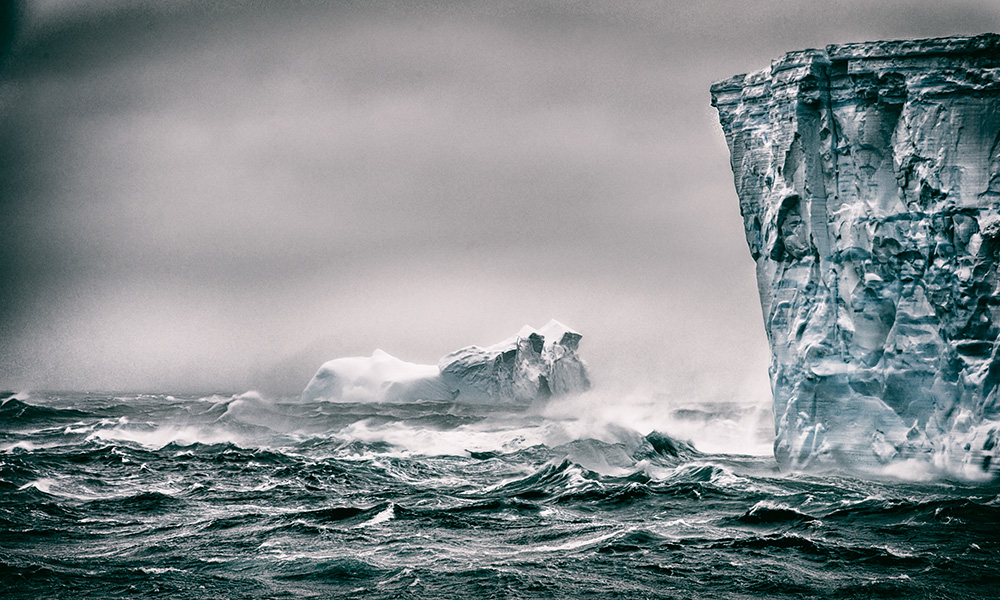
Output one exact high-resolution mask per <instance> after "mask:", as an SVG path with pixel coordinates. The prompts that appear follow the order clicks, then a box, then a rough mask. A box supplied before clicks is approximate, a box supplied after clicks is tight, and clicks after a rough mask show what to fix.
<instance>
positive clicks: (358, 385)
mask: <svg viewBox="0 0 1000 600" xmlns="http://www.w3.org/2000/svg"><path fill="white" fill-rule="evenodd" d="M581 338H582V336H581V335H580V334H579V333H577V332H575V331H573V330H572V329H570V328H568V327H566V326H565V325H563V324H562V323H559V322H558V321H555V320H553V321H550V322H549V323H548V325H546V326H545V327H542V328H541V329H534V328H532V327H528V326H525V327H523V328H522V329H521V331H520V332H518V334H517V335H515V336H513V337H511V338H508V339H506V340H504V341H502V342H500V343H497V344H494V345H492V346H487V347H479V346H468V347H466V348H462V349H461V350H456V351H455V352H452V353H450V354H448V355H446V356H444V357H443V358H441V360H440V361H438V364H437V365H418V364H414V363H409V362H405V361H402V360H399V359H398V358H395V357H393V356H390V355H389V354H387V353H385V352H383V351H381V350H376V351H375V352H374V353H373V354H372V356H371V357H351V358H338V359H335V360H331V361H328V362H326V363H324V364H323V366H321V367H320V369H319V371H318V372H317V373H316V375H315V376H314V377H313V378H312V380H311V381H310V382H309V385H307V386H306V389H305V390H304V391H303V392H302V400H303V401H306V402H312V401H320V400H325V401H332V402H392V403H406V402H420V401H426V402H464V403H469V404H528V403H531V402H533V401H535V400H542V399H545V398H549V397H550V396H560V395H565V394H573V393H580V392H584V391H586V390H587V389H589V388H590V377H589V374H588V372H587V366H586V364H585V363H584V362H583V361H582V360H581V359H580V358H579V357H578V356H577V354H576V350H577V347H578V345H579V343H580V339H581Z"/></svg>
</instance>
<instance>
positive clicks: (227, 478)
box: [0, 394, 1000, 600]
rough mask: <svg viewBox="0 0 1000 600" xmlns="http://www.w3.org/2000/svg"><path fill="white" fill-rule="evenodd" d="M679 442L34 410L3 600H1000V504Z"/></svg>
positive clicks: (18, 454)
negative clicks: (797, 470)
mask: <svg viewBox="0 0 1000 600" xmlns="http://www.w3.org/2000/svg"><path fill="white" fill-rule="evenodd" d="M730 416H731V415H730ZM737 416H738V415H737ZM715 417H717V418H718V419H719V422H720V423H721V422H724V421H726V419H725V417H726V415H715ZM707 418H708V419H709V421H708V422H709V425H711V418H712V415H708V417H707ZM737 420H738V419H737ZM731 421H732V419H729V420H728V421H726V422H731ZM670 433H671V432H669V431H660V432H651V431H649V430H645V431H643V430H635V429H629V428H625V427H615V426H608V427H604V428H603V429H602V428H594V427H592V426H590V425H588V424H587V423H586V419H585V418H583V417H582V416H574V415H573V414H572V411H563V413H560V414H559V415H557V416H553V414H552V413H551V411H549V412H546V411H545V410H527V411H521V412H517V411H510V410H503V409H496V408H484V407H471V406H460V405H453V404H421V405H406V406H400V405H359V404H327V403H320V404H298V403H294V402H281V401H276V400H267V399H262V398H260V397H259V396H256V395H253V394H247V395H242V396H236V397H232V398H227V397H217V396H213V397H208V398H198V397H180V396H178V397H173V396H164V395H129V396H111V395H100V394H28V395H19V396H17V397H13V398H8V399H7V400H5V401H4V402H3V405H2V407H0V598H2V599H8V600H9V599H15V598H17V599H20V598H126V597H153V596H156V597H164V598H289V597H296V598H297V597H321V598H421V599H423V598H760V597H764V598H998V597H1000V497H998V493H1000V488H998V486H997V485H996V484H978V485H973V484H968V483H961V482H954V481H952V482H946V481H945V482H942V481H923V482H912V481H911V482H907V481H900V480H882V481H866V480H862V479H857V478H852V477H849V476H843V475H826V476H806V475H796V474H791V475H790V474H782V473H780V472H778V471H777V468H776V466H775V464H774V462H773V460H772V459H771V458H770V457H767V456H747V455H743V456H741V455H733V454H707V453H701V452H699V451H698V450H696V449H695V447H692V446H690V445H688V444H686V443H684V442H682V441H680V440H678V439H674V438H671V437H670V436H669V434H670ZM696 446H697V442H696Z"/></svg>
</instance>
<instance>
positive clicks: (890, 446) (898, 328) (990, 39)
mask: <svg viewBox="0 0 1000 600" xmlns="http://www.w3.org/2000/svg"><path fill="white" fill-rule="evenodd" d="M711 92H712V104H713V106H715V107H716V108H717V109H718V112H719V120H720V122H721V124H722V129H723V132H724V133H725V137H726V141H727V143H728V146H729V151H730V159H731V160H730V162H731V165H732V170H733V175H734V182H735V186H736V192H737V195H738V196H739V203H740V212H741V213H742V216H743V223H744V229H745V234H746V240H747V244H748V246H749V250H750V255H751V257H752V258H753V260H754V261H755V263H756V268H757V281H758V287H759V292H760V303H761V309H762V313H763V318H764V327H765V331H766V333H767V336H768V340H769V342H770V347H771V366H770V376H771V388H772V392H773V398H774V416H775V432H776V440H775V445H774V454H775V458H776V459H777V461H778V463H779V464H780V465H781V466H782V467H784V468H788V469H798V470H805V469H809V470H812V469H816V468H823V467H826V466H835V467H837V466H839V467H849V468H852V469H855V470H862V471H864V470H878V469H882V468H884V467H886V466H887V465H896V464H898V463H900V462H901V461H907V462H909V461H916V462H918V463H925V464H926V463H930V464H931V465H933V466H934V467H935V468H941V469H942V470H944V471H946V472H949V473H952V474H959V475H968V476H972V477H976V476H985V477H988V476H989V475H988V474H989V473H992V474H993V475H995V474H996V472H997V464H996V461H995V458H996V455H997V447H998V445H1000V444H998V442H1000V399H998V398H1000V397H998V384H1000V272H998V263H1000V36H998V35H996V34H984V35H980V36H971V37H950V38H937V39H927V40H902V41H888V42H867V43H855V44H845V45H832V46H827V47H826V48H825V49H816V50H804V51H800V52H791V53H789V54H787V55H785V56H784V57H782V58H780V59H777V60H775V61H774V62H773V63H772V64H771V66H770V67H769V68H766V69H764V70H762V71H758V72H755V73H750V74H746V75H737V76H735V77H732V78H730V79H727V80H725V81H721V82H719V83H716V84H715V85H713V86H712V90H711ZM977 474H978V475H977Z"/></svg>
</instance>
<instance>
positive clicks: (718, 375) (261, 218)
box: [0, 0, 1000, 400]
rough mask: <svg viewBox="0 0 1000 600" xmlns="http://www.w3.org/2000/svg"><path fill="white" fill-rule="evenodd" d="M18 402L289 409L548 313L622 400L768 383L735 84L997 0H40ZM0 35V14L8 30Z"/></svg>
mask: <svg viewBox="0 0 1000 600" xmlns="http://www.w3.org/2000/svg"><path fill="white" fill-rule="evenodd" d="M15 24H16V25H17V27H16V28H15V37H14V40H13V45H12V47H11V48H10V49H9V51H7V52H6V53H5V56H4V59H3V62H2V64H0V69H2V70H0V276H2V282H0V387H3V388H8V389H13V390H22V389H102V390H149V391H177V392H182V391H229V392H239V391H243V390H247V389H261V390H264V391H269V392H274V393H289V394H295V393H297V392H299V391H301V389H302V388H303V387H304V386H305V384H306V383H307V382H308V380H309V378H310V377H311V376H312V374H313V373H314V372H315V370H316V368H317V367H318V366H319V364H320V363H322V362H323V361H325V360H327V359H330V358H335V357H339V356H351V355H369V354H370V353H371V352H372V351H373V350H374V349H375V348H381V349H383V350H385V351H387V352H389V353H390V354H393V355H395V356H398V357H400V358H402V359H404V360H410V361H414V362H430V363H433V362H436V361H437V359H438V358H439V357H440V356H442V355H443V354H445V353H447V352H449V351H451V350H454V349H457V348H459V347H462V346H465V345H468V344H481V345H482V344H489V343H493V342H496V341H499V340H500V339H503V338H505V337H507V336H509V335H511V334H513V333H515V332H516V331H517V330H518V329H519V328H520V327H521V326H522V325H524V324H532V325H535V326H539V327H540V326H542V325H544V324H545V323H546V322H547V321H548V320H549V319H550V318H556V319H558V320H560V321H563V322H564V323H566V324H568V325H570V326H572V327H574V328H575V329H577V330H579V331H580V332H581V333H582V334H583V335H584V340H583V342H582V346H581V352H582V354H583V356H584V358H585V359H587V360H588V362H589V363H590V365H591V370H592V372H593V376H594V379H595V382H596V383H597V385H598V386H604V387H605V388H606V389H616V390H623V391H628V390H631V389H641V390H645V391H658V392H660V393H664V394H667V395H670V396H673V397H682V398H702V399H709V400H720V399H751V400H757V399H760V398H764V397H766V396H767V395H768V393H769V392H768V389H767V362H768V358H767V356H768V352H767V345H766V340H765V336H764V331H763V325H762V319H761V316H760V308H759V303H758V299H757V295H756V284H755V281H754V274H753V271H754V270H753V263H752V261H751V259H750V257H749V253H748V252H747V249H746V242H745V240H744V239H743V229H742V223H741V220H740V216H739V208H738V203H737V198H736V194H735V191H734V189H733V184H732V176H731V172H730V169H729V162H728V160H729V156H728V150H727V148H726V146H725V141H724V139H723V136H722V132H721V129H720V127H719V126H718V122H717V119H716V114H715V111H714V110H713V109H712V108H711V107H710V105H709V102H710V98H709V86H710V84H711V83H712V82H713V81H716V80H719V79H723V78H726V77H729V76H730V75H734V74H737V73H741V72H746V71H750V70H756V69H759V68H763V67H765V66H767V65H768V64H769V61H770V60H771V59H772V58H775V57H778V56H780V55H781V54H783V53H784V52H786V51H790V50H797V49H802V48H807V47H821V46H824V45H826V44H829V43H843V42H851V41H864V40H872V39H891V38H907V37H933V36H942V35H951V34H974V33H981V32H985V31H991V30H992V31H997V30H1000V3H998V2H997V1H996V0H981V1H980V0H976V1H972V0H969V1H947V2H925V1H901V0H888V1H880V2H873V1H872V0H849V1H848V0H844V1H826V2H806V1H801V0H795V1H788V2H752V1H748V0H741V1H722V0H700V1H697V2H694V1H688V0H684V1H675V2H670V1H664V2H642V1H636V2H627V1H617V0H616V1H607V2H605V1H595V2H584V1H578V2H529V1H520V2H498V1H485V2H454V3H452V2H419V1H418V2H412V1H410V2H404V1H400V2H371V3H368V2H343V3H320V2H308V1H299V2H280V3H279V2H274V3H270V2H236V1H215V2H193V1H186V2H184V1H177V2H170V3H164V2H158V1H153V0H149V1H147V2H140V1H131V2H130V1H97V0H93V1H88V0H45V1H38V2H32V3H31V5H30V6H29V7H23V8H22V10H21V16H20V18H19V19H17V20H16V22H15ZM0 29H2V28H0Z"/></svg>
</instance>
